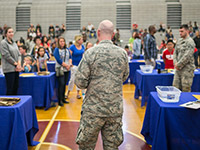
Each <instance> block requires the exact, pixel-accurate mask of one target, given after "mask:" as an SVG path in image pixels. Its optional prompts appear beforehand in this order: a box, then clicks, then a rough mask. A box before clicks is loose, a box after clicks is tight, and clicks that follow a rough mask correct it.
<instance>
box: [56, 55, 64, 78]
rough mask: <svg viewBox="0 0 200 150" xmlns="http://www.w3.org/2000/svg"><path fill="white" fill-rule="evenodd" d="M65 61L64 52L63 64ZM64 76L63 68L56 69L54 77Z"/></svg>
mask: <svg viewBox="0 0 200 150" xmlns="http://www.w3.org/2000/svg"><path fill="white" fill-rule="evenodd" d="M65 59H66V52H65V57H64V62H65ZM60 76H64V68H63V66H60V67H56V77H60Z"/></svg>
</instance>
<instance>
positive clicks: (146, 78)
mask: <svg viewBox="0 0 200 150" xmlns="http://www.w3.org/2000/svg"><path fill="white" fill-rule="evenodd" d="M194 75H195V76H194V80H193V84H192V88H191V91H192V92H200V86H199V81H200V70H198V71H195V72H194ZM173 78H174V74H172V73H161V74H158V73H157V70H153V72H152V73H143V72H142V71H141V70H137V71H136V75H135V81H136V83H135V96H134V97H135V99H138V98H139V96H142V99H141V106H144V105H145V102H146V101H147V100H148V96H149V93H150V92H152V91H156V86H158V85H160V86H172V82H173Z"/></svg>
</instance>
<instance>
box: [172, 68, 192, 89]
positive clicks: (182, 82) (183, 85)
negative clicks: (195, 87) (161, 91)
mask: <svg viewBox="0 0 200 150" xmlns="http://www.w3.org/2000/svg"><path fill="white" fill-rule="evenodd" d="M193 77H194V71H193V70H190V71H178V70H175V74H174V80H173V86H175V87H176V88H178V89H180V90H181V91H182V92H191V86H192V82H193Z"/></svg>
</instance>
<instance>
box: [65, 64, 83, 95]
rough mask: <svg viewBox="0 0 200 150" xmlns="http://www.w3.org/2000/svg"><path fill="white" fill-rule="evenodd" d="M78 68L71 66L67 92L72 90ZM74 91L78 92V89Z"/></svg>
mask: <svg viewBox="0 0 200 150" xmlns="http://www.w3.org/2000/svg"><path fill="white" fill-rule="evenodd" d="M77 69H78V66H73V67H72V68H71V76H70V80H69V84H68V91H72V90H73V88H74V80H75V75H76V72H77ZM76 90H80V89H79V88H78V87H76Z"/></svg>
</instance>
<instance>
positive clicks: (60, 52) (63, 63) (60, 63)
mask: <svg viewBox="0 0 200 150" xmlns="http://www.w3.org/2000/svg"><path fill="white" fill-rule="evenodd" d="M54 57H55V59H56V66H55V70H56V71H57V68H58V69H62V70H63V72H64V73H63V74H59V75H56V76H57V79H58V84H59V86H58V105H59V106H63V103H69V102H68V101H66V100H65V88H66V83H67V81H68V78H69V70H70V68H71V66H72V59H71V54H70V52H69V50H68V49H67V46H66V43H65V39H64V38H63V37H59V39H58V48H55V51H54ZM56 74H57V73H56Z"/></svg>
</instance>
